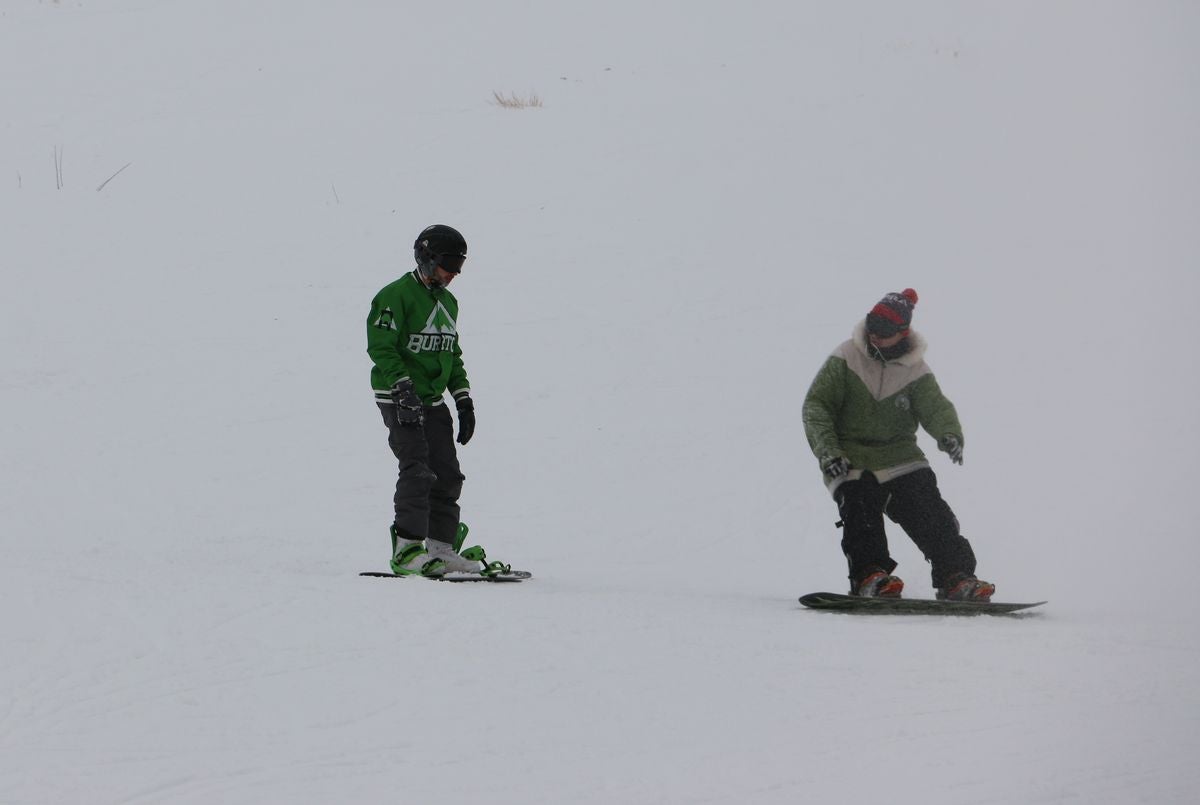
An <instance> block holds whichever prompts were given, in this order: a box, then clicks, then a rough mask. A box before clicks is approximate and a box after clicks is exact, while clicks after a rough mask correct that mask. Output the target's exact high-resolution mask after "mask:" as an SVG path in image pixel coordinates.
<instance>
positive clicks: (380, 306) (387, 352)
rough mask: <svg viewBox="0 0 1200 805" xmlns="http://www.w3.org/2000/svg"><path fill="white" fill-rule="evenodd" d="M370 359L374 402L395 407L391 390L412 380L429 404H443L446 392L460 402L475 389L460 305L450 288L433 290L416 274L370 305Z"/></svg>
mask: <svg viewBox="0 0 1200 805" xmlns="http://www.w3.org/2000/svg"><path fill="white" fill-rule="evenodd" d="M367 354H368V355H370V356H371V361H372V363H373V364H374V366H372V368H371V388H372V389H374V391H375V401H376V402H380V403H383V404H385V405H391V404H392V398H391V394H390V390H391V388H392V386H393V385H394V384H395V383H396V381H397V380H401V379H403V378H410V379H411V380H412V382H413V390H414V391H416V393H417V396H419V397H420V398H421V401H422V402H424V403H425V404H426V405H441V404H442V397H443V395H445V393H446V390H447V389H449V390H450V393H451V394H452V395H454V396H455V397H459V396H462V395H464V394H467V393H468V392H469V391H470V388H471V384H470V383H469V382H468V381H467V372H466V369H464V368H463V359H462V345H461V344H460V343H459V337H458V300H457V299H455V298H454V294H452V293H450V291H449V289H447V288H429V287H427V286H426V285H425V283H423V282H421V280H420V279H419V278H418V277H417V273H416V271H413V272H410V273H408V274H405V275H404V276H403V277H401V278H400V279H398V280H396V281H395V282H393V283H391V284H390V285H388V286H386V287H385V288H384V289H383V290H381V291H380V292H379V293H378V294H376V295H375V298H374V299H373V300H371V312H370V314H369V315H368V316H367Z"/></svg>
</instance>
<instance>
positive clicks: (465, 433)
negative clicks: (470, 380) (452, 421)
mask: <svg viewBox="0 0 1200 805" xmlns="http://www.w3.org/2000/svg"><path fill="white" fill-rule="evenodd" d="M454 404H455V405H456V406H458V443H459V444H466V443H467V442H469V441H471V437H472V436H474V435H475V403H474V402H472V401H471V396H470V395H469V394H463V395H462V396H461V397H455V398H454Z"/></svg>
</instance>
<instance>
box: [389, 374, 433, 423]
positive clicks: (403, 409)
mask: <svg viewBox="0 0 1200 805" xmlns="http://www.w3.org/2000/svg"><path fill="white" fill-rule="evenodd" d="M391 395H392V402H394V403H395V404H396V420H397V421H398V422H399V423H400V424H401V425H420V424H422V423H424V422H425V406H423V405H422V404H421V398H420V397H418V396H417V392H416V391H414V390H413V382H412V380H411V379H409V378H407V377H406V378H404V379H403V380H397V381H396V385H394V386H392V390H391Z"/></svg>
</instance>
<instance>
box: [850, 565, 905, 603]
mask: <svg viewBox="0 0 1200 805" xmlns="http://www.w3.org/2000/svg"><path fill="white" fill-rule="evenodd" d="M903 590H904V581H903V580H901V578H900V577H899V576H893V575H891V574H890V573H885V572H884V571H882V570H873V571H871V572H870V573H868V574H867V575H866V576H864V577H863V578H862V579H860V580H859V582H858V583H857V584H855V585H854V587H853V589H851V590H850V594H851V595H857V596H858V597H860V598H899V597H900V593H901V591H903Z"/></svg>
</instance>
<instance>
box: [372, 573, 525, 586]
mask: <svg viewBox="0 0 1200 805" xmlns="http://www.w3.org/2000/svg"><path fill="white" fill-rule="evenodd" d="M358 575H360V576H374V577H376V578H380V579H407V578H416V579H429V580H430V581H449V582H454V583H459V582H464V581H493V582H501V581H524V580H525V579H531V578H533V574H532V573H530V572H529V571H528V570H510V571H508V572H507V573H500V574H498V575H495V576H467V575H458V576H450V577H446V576H422V575H420V574H419V573H410V574H408V575H405V576H398V575H396V574H395V573H378V572H376V571H373V570H366V571H363V572H362V573H359V574H358Z"/></svg>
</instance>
